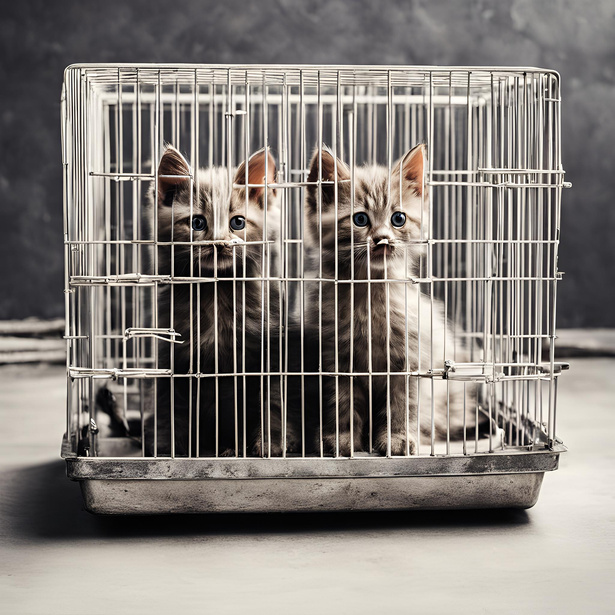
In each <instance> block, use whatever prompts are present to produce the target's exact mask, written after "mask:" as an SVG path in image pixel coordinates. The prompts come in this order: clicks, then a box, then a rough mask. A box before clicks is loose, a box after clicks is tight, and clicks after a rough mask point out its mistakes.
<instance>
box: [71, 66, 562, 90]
mask: <svg viewBox="0 0 615 615" xmlns="http://www.w3.org/2000/svg"><path fill="white" fill-rule="evenodd" d="M75 73H77V74H80V75H81V76H82V77H83V78H86V79H87V80H88V81H89V82H90V83H97V84H101V85H104V84H106V85H110V84H118V83H122V84H129V83H143V84H159V85H165V84H169V83H182V84H183V83H185V84H194V83H197V84H201V83H207V84H216V85H218V84H220V85H228V84H231V85H234V86H241V85H251V86H254V85H255V86H260V85H267V86H271V85H278V86H284V85H286V86H301V85H305V86H308V87H313V86H319V85H320V86H327V87H330V86H348V85H351V86H379V87H387V86H398V87H430V86H434V87H442V86H444V87H452V86H454V87H475V86H478V87H489V86H490V85H492V84H493V83H494V82H496V81H497V82H499V81H501V80H503V79H504V80H508V79H515V78H516V79H523V80H525V79H533V78H536V77H546V76H550V77H551V78H554V79H555V80H557V81H559V74H558V73H557V72H556V71H554V70H550V69H543V68H536V67H513V66H404V65H371V66H370V65H356V66H355V65H334V64H321V65H316V64H314V65H311V64H294V65H293V64H152V63H135V64H132V63H110V64H95V63H86V64H71V65H70V66H68V67H67V68H66V70H65V74H64V80H65V83H66V82H69V81H70V77H74V75H75Z"/></svg>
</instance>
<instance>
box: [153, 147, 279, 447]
mask: <svg viewBox="0 0 615 615" xmlns="http://www.w3.org/2000/svg"><path fill="white" fill-rule="evenodd" d="M191 177H193V181H192V182H191V179H190V178H191ZM265 177H266V179H267V183H268V184H272V183H274V182H275V177H276V166H275V161H274V159H273V157H272V155H271V154H270V153H269V151H268V150H265V149H263V150H260V151H259V152H257V153H255V154H253V155H252V156H251V157H250V158H249V160H248V163H247V173H246V163H245V162H244V163H242V164H241V165H240V166H239V168H238V169H237V170H233V171H232V172H231V173H230V176H229V170H228V169H227V168H224V167H211V168H203V169H199V170H198V172H197V173H196V174H195V175H194V176H193V172H192V170H191V168H190V166H189V164H188V163H187V162H186V160H185V159H184V157H183V156H182V155H181V154H180V153H179V152H178V151H177V150H176V149H175V148H174V147H172V146H170V145H169V146H167V148H166V150H165V152H164V154H163V156H162V158H161V160H160V164H159V167H158V186H157V191H155V190H154V187H152V189H151V190H150V192H149V199H148V200H149V208H150V216H149V217H150V219H152V220H154V214H156V215H157V229H158V241H159V242H161V243H163V245H161V246H160V245H159V247H158V259H157V261H158V273H159V274H162V275H172V276H173V278H174V279H175V280H176V283H172V284H170V285H168V286H166V287H164V288H163V290H162V291H160V292H159V295H158V300H157V303H158V305H157V310H158V326H159V327H164V328H171V327H172V328H174V329H175V331H176V332H177V333H179V334H180V335H181V337H180V338H179V339H181V340H183V343H182V344H174V347H173V348H172V349H171V345H170V344H168V343H166V342H163V341H159V342H158V348H159V351H158V366H159V367H160V368H163V369H172V372H173V374H174V375H175V377H173V378H172V379H170V378H162V377H161V378H158V380H157V390H156V392H155V393H154V392H153V386H152V385H150V386H149V387H148V389H149V393H148V394H146V397H149V400H148V401H149V402H150V403H149V404H148V405H150V406H151V405H153V404H152V403H151V402H153V401H154V399H155V401H156V406H157V411H156V418H154V415H153V414H150V415H149V416H148V417H147V419H146V423H145V434H144V436H145V438H146V450H147V451H148V452H149V453H150V454H152V453H154V452H156V453H157V454H159V455H160V454H163V455H164V454H169V453H170V452H171V450H170V443H171V437H172V435H171V434H172V433H174V438H175V452H176V454H177V455H187V454H189V453H191V454H192V455H197V454H198V455H218V454H223V455H242V454H243V446H244V442H243V439H244V435H243V434H244V433H245V435H246V442H245V446H246V449H247V454H258V455H260V454H262V453H264V452H267V451H268V448H269V445H270V446H271V449H272V454H278V453H279V451H280V444H279V442H280V413H279V407H280V406H279V401H276V400H278V398H279V383H276V378H275V377H271V379H270V382H269V386H268V380H269V379H267V378H266V377H265V378H261V377H260V376H259V375H258V373H259V372H261V371H264V370H267V365H268V361H269V363H270V369H271V370H272V371H275V370H276V369H278V363H277V359H276V357H277V353H276V350H277V340H278V339H279V337H278V335H279V332H278V325H279V297H278V293H277V285H276V284H274V283H269V282H267V281H264V282H262V281H261V278H262V277H263V276H265V277H266V276H267V275H272V274H273V272H272V271H271V267H272V265H271V263H272V262H273V261H274V255H273V250H274V249H275V245H276V244H275V241H274V240H275V238H276V233H277V230H278V229H279V226H280V211H279V203H278V198H277V194H276V190H275V189H272V188H268V189H267V194H265V188H264V185H263V186H254V187H252V186H250V187H249V188H248V191H247V196H246V190H245V188H241V189H240V188H233V187H232V185H231V183H230V182H233V183H234V184H245V183H246V179H247V182H248V184H264V183H265ZM191 185H192V191H191ZM156 198H157V202H156V201H155V199H156ZM264 240H266V243H263V241H264ZM190 241H193V242H196V244H193V245H186V244H184V243H182V242H190ZM200 242H203V243H200ZM251 242H256V243H251ZM193 277H199V278H208V280H203V281H200V282H198V283H196V284H195V283H193V282H190V281H189V280H190V278H193ZM178 278H179V279H178ZM214 278H215V279H216V280H217V282H214V281H213V280H214ZM235 278H239V279H238V280H236V279H235ZM242 278H245V281H243V280H242ZM182 279H183V280H184V282H182V281H181V280H182ZM263 307H264V310H263ZM191 324H192V327H191ZM263 331H264V333H263ZM244 341H245V346H244ZM244 362H245V363H244ZM261 362H262V363H264V365H262V363H261ZM197 372H200V373H201V374H203V376H202V377H201V378H199V382H200V387H199V390H198V393H197V381H196V379H195V378H194V377H193V376H188V377H182V376H183V375H185V374H193V373H197ZM237 372H239V373H242V372H248V373H254V374H257V375H249V376H245V377H243V376H238V377H233V376H232V375H231V376H225V375H224V374H233V373H237ZM216 373H217V374H221V375H219V376H217V377H212V376H211V375H212V374H216ZM190 381H192V382H191V383H190ZM268 398H269V404H270V407H271V413H270V414H271V426H270V431H271V440H272V441H271V443H268V442H265V441H264V438H265V437H266V434H267V433H268V432H269V430H268V429H267V416H268V413H267V407H268V402H267V399H268ZM171 399H173V401H174V404H173V405H174V412H173V416H171ZM244 404H245V422H244ZM190 410H191V411H192V412H190ZM197 415H198V419H197ZM197 421H198V423H197ZM197 424H198V429H197ZM154 425H156V426H157V436H158V437H157V443H156V445H155V444H154V435H153V434H154ZM262 425H264V426H265V430H264V433H261V426H262ZM172 427H173V429H172ZM197 433H198V437H199V450H198V452H197V450H196V437H195V436H196V434H197ZM216 435H217V437H216Z"/></svg>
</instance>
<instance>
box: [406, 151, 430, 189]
mask: <svg viewBox="0 0 615 615" xmlns="http://www.w3.org/2000/svg"><path fill="white" fill-rule="evenodd" d="M403 164H404V167H403V177H404V178H405V179H406V180H408V181H409V182H410V183H411V184H412V187H413V188H414V191H415V192H416V194H417V195H419V196H420V195H421V194H423V169H424V165H425V146H424V145H423V144H421V145H418V146H417V147H415V148H414V149H413V150H411V151H410V153H409V154H408V156H407V157H406V159H405V160H404V161H403Z"/></svg>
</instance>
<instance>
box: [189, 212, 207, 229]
mask: <svg viewBox="0 0 615 615" xmlns="http://www.w3.org/2000/svg"><path fill="white" fill-rule="evenodd" d="M206 228H207V220H205V216H201V215H196V216H192V229H193V230H195V231H204V230H205V229H206Z"/></svg>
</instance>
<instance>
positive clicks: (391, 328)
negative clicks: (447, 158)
mask: <svg viewBox="0 0 615 615" xmlns="http://www.w3.org/2000/svg"><path fill="white" fill-rule="evenodd" d="M425 164H426V154H425V147H424V145H422V144H421V145H418V146H416V147H415V148H413V149H412V150H410V151H409V152H408V153H407V154H406V155H404V156H403V157H402V158H401V159H400V160H399V161H398V162H397V163H396V164H395V165H394V167H393V169H392V174H391V178H390V185H389V172H388V169H386V168H385V167H382V166H376V165H373V166H363V167H356V168H355V173H354V208H353V207H352V192H351V190H352V188H351V172H350V169H349V168H348V167H347V166H346V165H345V164H344V163H343V162H342V161H341V160H337V161H336V159H335V157H334V156H333V154H332V153H331V152H330V151H329V150H328V149H326V148H323V149H322V151H321V152H320V153H319V152H318V151H317V152H316V153H315V154H314V156H313V158H312V161H311V165H310V172H309V176H308V181H309V182H318V181H319V179H322V181H323V182H329V183H323V184H321V190H322V192H321V197H320V203H319V186H318V185H316V184H315V183H313V184H311V185H309V186H308V188H307V192H306V228H307V229H308V232H309V233H310V238H311V244H312V246H313V247H314V248H315V251H317V250H318V248H319V247H320V249H321V253H322V262H321V263H320V262H319V263H318V264H317V268H320V265H322V277H323V279H324V280H325V281H324V282H322V284H321V288H322V290H319V288H318V287H319V283H317V282H312V283H311V288H312V290H311V292H310V310H309V315H310V316H309V317H310V325H311V327H312V328H313V329H315V330H317V328H318V326H319V301H321V302H322V317H321V323H322V340H323V342H322V371H323V372H325V373H326V372H335V371H337V372H342V373H343V372H346V373H365V372H369V371H372V372H386V371H390V372H391V373H392V375H391V376H390V377H389V378H388V379H387V377H386V376H372V378H371V383H370V379H369V378H368V377H367V376H355V377H353V381H354V387H353V390H352V391H351V382H350V378H349V377H348V376H339V377H338V378H337V382H338V384H337V390H336V386H335V379H334V377H333V376H325V377H323V414H324V417H323V430H322V434H318V439H320V437H322V439H323V444H324V450H325V451H327V452H336V442H337V434H336V412H337V413H338V417H339V453H340V454H341V455H344V456H347V455H349V454H350V452H351V449H354V450H355V451H360V450H369V448H370V442H369V438H368V432H369V429H368V426H369V422H370V401H371V420H372V428H373V442H372V443H371V444H372V445H373V448H374V449H375V450H376V451H378V452H380V453H381V454H387V453H389V448H388V432H389V429H390V454H392V455H404V454H408V453H410V454H412V453H415V452H416V446H417V442H416V440H417V432H418V425H417V424H418V422H419V417H418V400H419V397H420V400H421V401H420V431H421V433H422V434H424V435H428V434H431V430H432V424H431V422H432V416H431V383H430V381H429V379H426V378H421V379H420V380H421V382H420V390H421V393H420V395H419V394H418V393H417V388H418V382H417V381H418V380H419V379H418V378H413V377H411V378H410V379H409V392H407V390H406V380H407V379H406V377H405V376H404V375H396V372H404V371H406V370H411V371H415V370H418V368H419V332H420V368H421V371H426V370H427V369H429V367H430V348H431V350H433V359H434V368H438V367H440V368H442V367H444V365H443V360H444V348H443V344H444V338H445V335H446V336H447V341H448V346H447V349H448V350H449V351H450V349H451V348H452V347H453V345H454V339H453V335H452V333H451V331H448V330H447V329H446V327H445V324H444V323H445V321H444V316H443V313H442V308H441V305H440V302H438V301H437V300H434V304H433V308H434V309H433V334H432V319H431V317H430V314H431V313H432V305H431V300H430V298H429V297H428V296H426V295H424V294H422V293H421V292H420V290H419V286H418V285H415V284H411V283H408V284H404V283H403V282H401V283H395V282H384V283H383V282H382V280H384V279H385V278H386V279H389V280H404V279H408V277H409V276H410V275H414V274H415V273H416V272H415V271H413V270H414V269H415V268H416V267H415V264H416V261H417V258H416V257H417V255H418V254H419V251H420V244H419V241H420V239H421V224H422V225H423V229H427V228H428V223H429V220H428V213H429V211H428V207H427V204H428V199H427V198H426V193H425V187H424V183H423V170H424V167H425ZM336 191H337V208H336ZM319 220H322V226H321V225H320V222H319ZM336 236H337V247H336ZM425 236H426V231H425V230H424V231H423V238H424V237H425ZM321 242H322V243H321ZM406 252H408V256H407V257H406ZM406 258H407V259H408V263H409V265H410V267H409V269H408V268H407V265H406ZM336 262H337V271H336ZM353 268H354V272H353ZM352 278H354V280H357V282H355V283H353V284H349V283H347V281H348V280H350V279H352ZM368 278H371V280H373V282H372V283H371V284H370V285H369V286H368V284H367V283H365V282H364V281H365V280H367V279H368ZM335 279H337V280H338V281H337V282H334V281H333V280H335ZM329 280H330V281H329ZM336 289H337V305H338V308H337V331H336V322H335V321H336V318H335V317H336V310H335V293H336ZM321 292H322V295H321V296H320V293H321ZM351 294H352V295H353V297H352V300H351ZM351 301H352V302H351ZM370 302H371V338H372V339H371V365H370V357H369V343H368V337H369V331H370V329H369V328H368V319H369V310H370ZM387 305H388V314H389V317H388V322H387ZM419 309H420V323H419ZM351 310H352V312H351ZM351 316H352V319H353V324H352V328H351ZM406 320H407V333H406ZM387 328H388V335H387ZM406 335H407V349H406V343H405V342H404V340H405V339H406ZM351 336H352V339H351ZM336 339H337V360H338V365H337V370H336V366H335V354H336V342H335V340H336ZM351 342H352V346H353V350H352V357H351ZM387 345H388V347H389V349H390V353H389V356H388V357H387ZM406 356H407V358H406ZM447 358H448V357H447ZM457 358H458V359H459V358H460V357H459V351H458V356H457ZM351 359H352V361H351ZM387 380H388V383H387ZM442 384H445V383H442V382H441V381H440V382H439V383H438V382H434V391H435V392H434V407H435V412H434V425H433V428H434V430H435V434H436V436H445V435H446V433H447V425H448V427H449V429H450V433H452V434H453V435H455V434H457V435H458V434H459V431H460V430H461V429H462V426H463V397H460V396H458V395H452V394H451V397H450V400H449V408H450V413H449V415H448V416H447V410H446V408H447V392H446V386H444V387H441V386H435V385H442ZM370 386H371V392H370ZM351 395H352V407H353V408H354V412H353V430H354V434H353V439H352V442H351V433H350V420H351ZM370 395H371V400H370ZM387 397H388V400H389V401H388V402H387ZM336 399H337V405H336ZM407 400H408V405H407V403H406V402H407ZM387 406H390V420H389V418H388V416H389V413H388V407H387ZM470 407H471V406H469V407H468V408H470ZM336 408H337V410H336ZM468 414H472V413H470V412H469V413H468ZM407 417H408V418H407ZM407 420H408V422H409V429H408V430H407V425H406V421H407ZM469 422H470V419H469V417H468V423H469ZM407 431H408V435H409V437H408V438H407V437H406V434H407Z"/></svg>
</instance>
